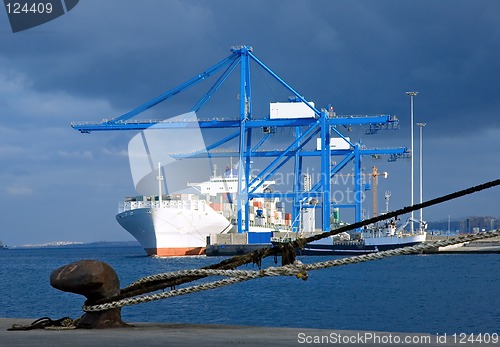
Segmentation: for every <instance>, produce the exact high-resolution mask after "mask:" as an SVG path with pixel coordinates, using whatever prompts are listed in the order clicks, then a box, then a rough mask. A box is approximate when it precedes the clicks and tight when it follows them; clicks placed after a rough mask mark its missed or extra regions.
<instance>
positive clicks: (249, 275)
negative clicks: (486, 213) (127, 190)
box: [83, 229, 500, 312]
mask: <svg viewBox="0 0 500 347" xmlns="http://www.w3.org/2000/svg"><path fill="white" fill-rule="evenodd" d="M496 236H500V229H499V230H494V231H488V232H481V233H478V234H473V235H465V236H459V237H454V238H450V239H448V240H443V241H436V242H429V243H424V244H418V245H415V246H410V247H403V248H397V249H391V250H387V251H381V252H376V253H370V254H364V255H359V256H354V257H349V258H342V259H335V260H328V261H324V262H318V263H313V264H303V263H301V262H300V261H295V263H294V264H289V265H285V266H280V267H269V268H267V269H263V270H259V271H246V270H215V269H195V270H182V271H176V272H169V273H163V274H158V275H152V276H148V277H144V278H142V279H140V280H138V281H136V282H134V283H132V284H131V285H130V286H129V287H132V286H135V285H137V284H143V283H147V282H151V281H157V280H163V279H175V278H179V277H183V276H227V277H229V278H226V279H223V280H219V281H215V282H210V283H204V284H200V285H196V286H191V287H186V288H181V289H174V290H171V291H169V292H163V293H156V294H150V295H144V296H139V297H133V298H126V299H122V300H117V301H113V302H110V303H105V304H100V305H93V306H87V305H85V306H83V310H84V311H86V312H95V311H104V310H109V309H112V308H118V307H124V306H131V305H135V304H140V303H144V302H150V301H156V300H161V299H167V298H171V297H174V296H179V295H185V294H190V293H195V292H200V291H203V290H209V289H215V288H220V287H223V286H227V285H230V284H235V283H239V282H244V281H248V280H251V279H255V278H261V277H268V276H296V277H297V278H301V279H303V280H306V279H307V277H308V275H307V271H311V270H319V269H325V268H330V267H336V266H341V265H348V264H356V263H361V262H365V261H370V260H377V259H382V258H387V257H393V256H398V255H408V254H419V253H423V252H427V251H433V250H436V249H437V248H439V247H446V246H451V245H456V244H459V243H464V242H470V241H476V240H481V239H486V238H491V237H496Z"/></svg>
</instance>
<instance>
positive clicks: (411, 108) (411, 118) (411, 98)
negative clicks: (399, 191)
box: [406, 92, 418, 233]
mask: <svg viewBox="0 0 500 347" xmlns="http://www.w3.org/2000/svg"><path fill="white" fill-rule="evenodd" d="M417 94H418V92H406V95H408V96H409V97H410V122H411V149H410V151H411V206H413V98H414V97H415V96H417ZM413 230H414V229H413V211H411V221H410V232H411V233H413Z"/></svg>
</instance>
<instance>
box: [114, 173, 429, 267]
mask: <svg viewBox="0 0 500 347" xmlns="http://www.w3.org/2000/svg"><path fill="white" fill-rule="evenodd" d="M243 184H244V182H243ZM256 184H258V183H256ZM274 184H275V182H274V181H265V182H264V183H263V184H262V185H260V186H259V188H258V190H259V192H271V191H272V189H273V188H272V187H273V185H274ZM237 185H238V177H237V174H234V171H233V170H226V173H225V174H224V175H216V169H214V174H213V176H212V177H211V178H210V180H209V181H206V182H202V183H188V186H190V187H192V188H194V189H195V190H196V191H197V193H196V194H161V188H160V189H159V194H157V195H154V196H146V195H140V196H134V197H127V198H125V200H124V201H123V202H121V203H120V204H119V209H118V214H117V215H116V219H117V221H118V223H119V224H120V225H121V226H122V227H123V228H124V229H126V230H127V231H128V232H129V233H130V234H131V235H132V236H133V237H134V238H136V239H137V241H139V243H140V244H141V245H142V247H143V248H144V249H145V251H146V253H147V254H148V255H152V256H160V257H163V256H188V255H203V254H206V255H212V256H216V255H235V254H242V253H247V252H250V251H253V250H255V249H257V248H259V247H262V246H266V245H267V246H270V245H271V244H273V243H274V244H276V243H280V242H286V241H289V240H292V239H294V238H296V237H300V236H304V237H307V236H310V235H313V234H315V233H319V232H321V231H318V230H316V229H315V224H316V223H315V213H314V212H315V211H314V209H303V210H301V212H300V214H299V216H298V217H297V220H295V221H292V216H291V214H289V213H285V203H284V202H282V201H280V200H279V198H272V199H269V198H254V199H253V200H252V201H251V204H250V206H249V209H250V211H249V225H250V230H249V231H248V232H247V233H241V234H239V233H237V230H236V216H237V207H236V204H235V203H234V201H235V194H236V192H237ZM243 215H245V213H243ZM408 223H409V221H407V222H406V224H405V225H403V226H402V227H400V228H399V229H397V227H396V221H394V220H391V221H389V222H387V223H385V224H384V225H382V226H380V227H379V226H370V227H367V228H365V229H363V230H362V231H360V232H353V233H349V234H348V233H342V234H340V235H335V236H332V237H328V238H325V239H322V240H318V241H314V242H311V243H309V244H307V245H306V246H305V247H304V248H303V249H301V250H298V253H299V254H302V255H352V254H364V253H373V252H378V251H383V250H387V249H393V248H399V247H405V246H411V245H415V244H418V243H421V242H424V241H425V237H426V233H425V230H424V228H423V227H422V228H420V229H419V231H418V232H416V233H408V232H405V231H404V227H405V226H406V225H407V224H408ZM341 225H345V224H343V223H342V222H340V220H339V215H338V209H335V210H334V214H333V216H332V228H335V227H338V226H341ZM292 229H293V230H298V232H294V231H292Z"/></svg>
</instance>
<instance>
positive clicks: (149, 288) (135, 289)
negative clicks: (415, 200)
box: [93, 179, 500, 305]
mask: <svg viewBox="0 0 500 347" xmlns="http://www.w3.org/2000/svg"><path fill="white" fill-rule="evenodd" d="M498 185H500V179H496V180H493V181H490V182H486V183H483V184H480V185H477V186H474V187H470V188H467V189H464V190H460V191H457V192H455V193H451V194H448V195H444V196H441V197H438V198H435V199H432V200H428V201H425V202H423V203H421V204H417V205H413V206H407V207H404V208H402V209H399V210H396V211H393V212H389V213H386V214H384V215H380V216H376V217H373V218H370V219H366V220H363V221H361V222H357V223H354V224H350V225H347V226H344V227H341V228H338V229H335V230H331V231H329V232H325V233H321V234H318V235H313V236H310V237H308V238H299V239H297V240H295V241H292V242H291V243H290V244H286V245H280V246H274V247H265V248H261V249H258V250H256V251H254V252H252V253H249V254H244V255H238V256H234V257H231V258H229V259H226V260H224V261H222V262H220V263H218V264H213V265H210V266H207V267H205V268H204V269H221V270H228V269H235V268H237V267H239V266H241V265H244V264H249V263H256V264H260V262H261V261H262V259H263V258H266V257H269V256H276V255H278V254H282V255H285V254H288V253H290V251H292V252H293V250H294V249H297V248H303V247H304V245H306V244H307V243H310V242H313V241H316V240H320V239H322V238H325V237H328V236H333V235H336V234H340V233H342V232H346V231H350V230H354V229H358V228H362V227H364V226H367V225H370V224H374V223H377V222H380V221H383V220H386V219H390V218H397V217H398V216H401V215H403V214H406V213H409V212H411V211H416V210H419V209H421V208H425V207H429V206H433V205H436V204H440V203H443V202H445V201H449V200H452V199H456V198H459V197H462V196H465V195H469V194H472V193H476V192H479V191H481V190H484V189H489V188H492V187H495V186H498ZM284 247H285V248H284ZM285 258H286V257H285V256H283V257H282V260H283V264H282V265H286V264H287V262H285ZM292 258H293V257H292ZM290 262H293V259H292V261H290ZM203 277H206V276H205V275H203V276H202V275H200V276H194V275H193V276H185V277H177V278H174V279H165V280H162V279H157V280H155V281H148V282H139V281H138V282H136V285H130V286H128V287H126V288H123V289H122V290H121V292H120V294H118V295H116V296H114V297H112V298H106V299H100V300H96V301H95V302H93V304H95V305H98V304H105V303H109V302H114V301H117V300H121V299H126V298H132V297H136V296H139V295H143V294H146V293H152V292H155V291H158V290H163V289H165V288H169V287H174V286H178V285H181V284H184V283H188V282H192V281H195V280H198V279H200V278H203Z"/></svg>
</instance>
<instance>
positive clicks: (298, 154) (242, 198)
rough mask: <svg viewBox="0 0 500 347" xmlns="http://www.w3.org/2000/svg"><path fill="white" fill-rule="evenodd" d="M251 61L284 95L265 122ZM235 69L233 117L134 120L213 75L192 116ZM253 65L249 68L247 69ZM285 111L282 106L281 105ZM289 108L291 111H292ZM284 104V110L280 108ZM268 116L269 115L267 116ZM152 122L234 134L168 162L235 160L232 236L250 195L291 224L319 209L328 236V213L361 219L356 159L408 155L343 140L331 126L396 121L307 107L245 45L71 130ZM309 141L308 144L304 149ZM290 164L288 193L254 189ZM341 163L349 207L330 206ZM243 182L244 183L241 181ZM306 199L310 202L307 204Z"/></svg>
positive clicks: (241, 228) (374, 126) (140, 126)
mask: <svg viewBox="0 0 500 347" xmlns="http://www.w3.org/2000/svg"><path fill="white" fill-rule="evenodd" d="M251 64H254V65H257V67H258V68H261V69H263V70H264V71H265V72H266V73H268V74H269V75H270V76H272V78H274V79H275V80H276V81H277V82H278V83H279V84H280V85H281V86H283V87H284V88H286V90H288V92H289V93H291V95H292V97H291V98H290V99H289V100H288V101H289V102H288V103H286V105H276V107H277V108H276V109H275V110H273V109H271V110H270V114H269V115H266V116H265V117H263V118H262V117H261V118H258V117H254V114H253V99H252V83H251V82H252V81H251V69H250V68H251ZM238 66H239V71H240V78H239V95H240V97H239V117H237V118H236V117H235V118H234V119H217V118H212V119H208V120H203V119H197V120H195V121H193V120H192V119H186V120H181V121H178V120H176V121H168V120H166V121H164V120H162V121H152V120H141V119H137V118H135V117H136V116H138V115H139V114H141V113H142V112H144V111H146V110H148V109H150V108H152V107H154V106H156V105H158V104H160V103H161V102H163V101H165V100H167V99H169V98H171V97H173V96H175V95H177V94H179V93H181V92H183V91H185V90H187V89H188V88H190V87H192V86H194V85H197V84H198V83H199V82H201V81H203V80H206V79H208V78H209V77H211V76H214V75H217V76H218V78H217V79H216V81H215V83H214V84H213V85H212V86H211V87H210V88H209V89H208V91H207V92H206V93H205V94H204V95H203V96H202V97H201V98H200V99H199V100H197V102H196V103H195V104H194V106H193V107H192V108H191V110H189V111H194V112H198V111H200V110H201V109H202V108H203V107H204V106H205V105H206V104H207V102H209V101H210V99H211V98H212V97H213V95H214V94H215V93H216V92H217V91H218V90H219V89H220V87H221V86H222V84H223V83H224V82H225V81H226V80H227V79H228V77H229V76H230V75H231V73H233V72H234V71H235V70H236V69H237V67H238ZM252 66H253V65H252ZM290 105H291V106H292V108H291V109H290V108H289V106H290ZM299 105H300V109H301V112H302V113H300V115H299V116H297V114H295V115H291V114H287V110H288V111H290V112H294V111H293V110H296V109H297V107H298V106H299ZM294 106H297V107H295V108H293V107H294ZM287 107H288V108H287ZM273 112H274V113H273ZM153 125H154V128H155V129H166V128H169V129H182V128H192V127H199V128H200V129H217V128H220V129H223V128H226V129H234V130H235V131H234V132H232V133H231V134H230V135H226V136H224V137H222V138H220V139H218V140H217V141H215V142H213V143H212V144H210V145H208V146H206V147H205V148H200V149H199V150H198V151H196V152H195V153H186V154H176V158H200V157H205V158H206V157H210V158H215V157H238V159H239V163H240V165H241V166H240V168H244V169H243V170H238V190H237V194H236V200H237V201H236V203H237V211H238V215H237V221H236V222H237V228H238V232H245V231H248V230H249V227H250V225H249V221H250V218H249V211H250V209H249V202H250V201H251V199H253V198H256V197H261V198H274V197H278V198H282V199H289V200H291V201H292V220H293V221H297V220H298V216H299V214H300V213H301V209H304V208H313V209H316V208H320V209H321V210H322V213H321V215H322V218H321V229H322V230H323V231H329V230H330V229H331V222H330V216H331V215H332V209H333V208H353V209H354V215H355V221H356V222H359V221H361V216H362V199H361V196H362V192H363V186H362V182H363V178H362V167H361V162H362V157H363V156H381V155H387V156H389V160H391V161H393V160H396V159H398V158H401V157H407V156H409V153H408V150H407V148H405V147H398V148H385V149H378V148H371V149H370V148H366V147H365V146H363V145H362V144H361V143H360V142H354V141H351V139H350V138H348V137H345V136H344V135H343V134H342V133H341V132H340V131H339V130H338V129H337V128H338V127H340V126H345V127H352V126H356V125H365V126H367V127H368V130H367V134H374V133H376V132H377V131H379V130H384V129H398V119H397V117H395V116H391V115H374V116H338V115H336V114H335V113H334V112H333V108H331V107H330V106H327V108H326V109H318V108H316V107H315V105H314V104H313V103H311V102H308V100H306V99H305V98H304V97H303V94H301V93H299V92H297V91H296V90H295V89H293V88H292V87H291V86H290V85H289V84H287V83H286V82H285V81H284V80H283V79H281V78H280V77H279V76H278V75H277V74H276V73H275V72H273V71H272V70H271V69H270V68H269V67H268V66H267V65H265V64H264V63H263V62H262V61H260V60H259V59H258V58H257V57H256V56H255V55H254V54H253V52H252V47H250V46H237V47H232V48H231V55H229V56H228V57H227V58H225V59H223V60H222V61H220V62H219V63H217V64H215V65H214V66H212V67H211V68H209V69H207V70H206V71H204V72H202V73H200V74H198V75H196V76H195V77H193V78H191V79H190V80H188V81H187V82H185V83H183V84H181V85H179V86H177V87H175V88H173V89H171V90H169V91H167V92H165V93H163V94H161V95H160V96H158V97H156V98H154V99H152V100H150V101H148V102H146V103H144V104H143V105H140V106H139V107H137V108H135V109H133V110H131V111H130V112H127V113H125V114H123V115H121V116H119V117H116V118H113V119H111V120H104V121H102V122H98V123H89V122H84V123H77V122H73V123H72V124H71V126H72V127H73V128H74V129H75V130H78V131H80V132H82V133H90V132H94V131H117V130H136V131H141V130H145V129H149V128H150V127H152V126H153ZM278 128H291V129H293V132H294V136H293V138H292V139H291V140H290V142H289V144H288V146H287V147H286V148H285V149H282V150H261V149H260V148H261V146H262V145H263V144H264V143H265V142H266V141H267V140H268V139H269V138H270V137H271V136H272V135H273V133H274V132H275V129H278ZM256 129H261V130H262V132H259V134H262V137H261V138H260V139H258V140H257V139H255V137H256V136H253V135H255V131H256ZM235 139H238V141H239V150H238V151H237V152H227V151H225V152H222V151H219V152H218V151H217V148H218V147H220V146H221V145H223V144H225V143H227V142H229V141H231V140H235ZM313 140H316V141H317V144H315V146H314V147H315V148H314V149H311V144H312V143H313V142H314V141H313ZM338 140H340V141H341V143H343V145H342V146H340V148H336V147H335V146H332V141H333V142H335V141H338ZM308 144H309V146H307V145H308ZM257 157H266V158H270V159H271V162H270V163H269V164H268V165H267V166H266V167H264V168H263V169H262V170H261V171H260V172H259V174H258V175H256V176H255V177H252V176H250V165H251V162H252V158H257ZM306 157H314V158H317V159H319V162H318V163H317V165H319V166H320V168H321V170H320V171H321V173H320V175H319V179H318V180H317V181H316V182H313V184H311V185H310V186H309V187H307V188H306V187H305V186H304V182H303V181H302V180H301V177H303V176H302V174H303V159H304V158H306ZM332 157H339V158H340V160H338V161H335V162H333V160H332ZM288 162H291V163H292V164H293V167H294V182H293V189H292V190H291V191H288V192H277V191H275V192H266V191H264V192H258V188H259V186H260V185H261V184H262V183H263V182H264V181H265V180H269V179H271V178H272V176H273V175H275V174H276V173H277V172H278V171H279V170H280V168H282V167H283V166H284V165H285V164H287V163H288ZM349 163H353V164H354V180H353V182H354V187H353V193H354V201H353V202H352V203H346V204H338V203H337V202H336V201H332V178H333V177H334V176H335V175H336V174H338V173H339V172H340V171H341V170H342V169H343V168H345V167H346V166H347V165H348V164H349ZM244 182H246V184H243V183H244ZM310 201H314V204H313V203H310ZM293 229H294V230H295V231H298V230H299V227H298V225H297V224H294V225H293Z"/></svg>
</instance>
